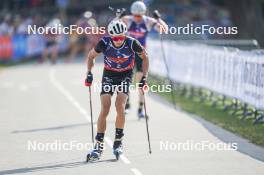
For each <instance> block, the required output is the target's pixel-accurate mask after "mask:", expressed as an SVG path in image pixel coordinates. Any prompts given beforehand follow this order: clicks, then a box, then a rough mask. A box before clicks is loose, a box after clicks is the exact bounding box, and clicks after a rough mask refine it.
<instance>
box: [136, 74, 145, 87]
mask: <svg viewBox="0 0 264 175" xmlns="http://www.w3.org/2000/svg"><path fill="white" fill-rule="evenodd" d="M146 85H147V78H146V77H145V76H143V77H142V78H141V80H140V82H139V84H138V87H139V88H144V86H146Z"/></svg>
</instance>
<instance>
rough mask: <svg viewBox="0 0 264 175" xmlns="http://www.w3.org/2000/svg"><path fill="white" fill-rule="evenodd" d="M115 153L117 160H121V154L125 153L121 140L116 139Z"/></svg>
mask: <svg viewBox="0 0 264 175" xmlns="http://www.w3.org/2000/svg"><path fill="white" fill-rule="evenodd" d="M113 154H114V155H115V156H116V160H119V157H120V155H121V154H123V146H122V141H121V140H117V139H116V140H115V141H114V146H113Z"/></svg>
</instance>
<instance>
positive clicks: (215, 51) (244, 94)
mask: <svg viewBox="0 0 264 175" xmlns="http://www.w3.org/2000/svg"><path fill="white" fill-rule="evenodd" d="M161 48H162V47H161V42H160V41H159V40H154V39H150V40H149V41H148V47H147V50H148V55H149V57H150V72H151V73H153V74H155V75H159V76H163V77H168V76H169V77H168V78H170V79H171V80H172V81H175V82H179V83H183V84H189V85H192V86H195V87H200V88H206V89H208V90H210V91H213V92H216V93H219V94H223V95H226V96H228V97H231V98H235V99H238V100H241V101H243V102H245V103H248V104H250V105H253V106H254V107H255V108H256V109H260V110H261V109H262V110H263V109H264V52H263V50H256V51H242V50H238V49H234V48H225V47H213V46H207V45H199V44H183V43H181V44H179V43H177V41H167V40H166V41H163V48H164V52H165V54H164V55H165V58H166V60H165V61H164V59H163V53H162V49H161ZM166 64H167V66H166Z"/></svg>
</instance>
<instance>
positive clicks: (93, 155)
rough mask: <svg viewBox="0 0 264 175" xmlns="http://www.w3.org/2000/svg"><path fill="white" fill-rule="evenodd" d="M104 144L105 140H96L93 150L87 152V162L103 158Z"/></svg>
mask: <svg viewBox="0 0 264 175" xmlns="http://www.w3.org/2000/svg"><path fill="white" fill-rule="evenodd" d="M103 144H104V143H103V142H96V144H95V146H94V149H93V150H92V152H90V153H88V154H87V156H86V162H90V161H97V160H99V159H100V158H101V156H102V153H103Z"/></svg>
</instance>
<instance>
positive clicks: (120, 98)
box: [113, 92, 128, 159]
mask: <svg viewBox="0 0 264 175" xmlns="http://www.w3.org/2000/svg"><path fill="white" fill-rule="evenodd" d="M127 97H128V95H127V94H125V93H123V92H119V93H118V94H117V97H116V102H115V106H116V112H117V116H116V123H115V126H116V131H115V141H114V145H113V151H114V154H115V155H116V157H117V159H118V157H119V155H120V154H122V153H123V149H122V137H123V136H124V133H123V130H124V125H125V105H126V101H127Z"/></svg>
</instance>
